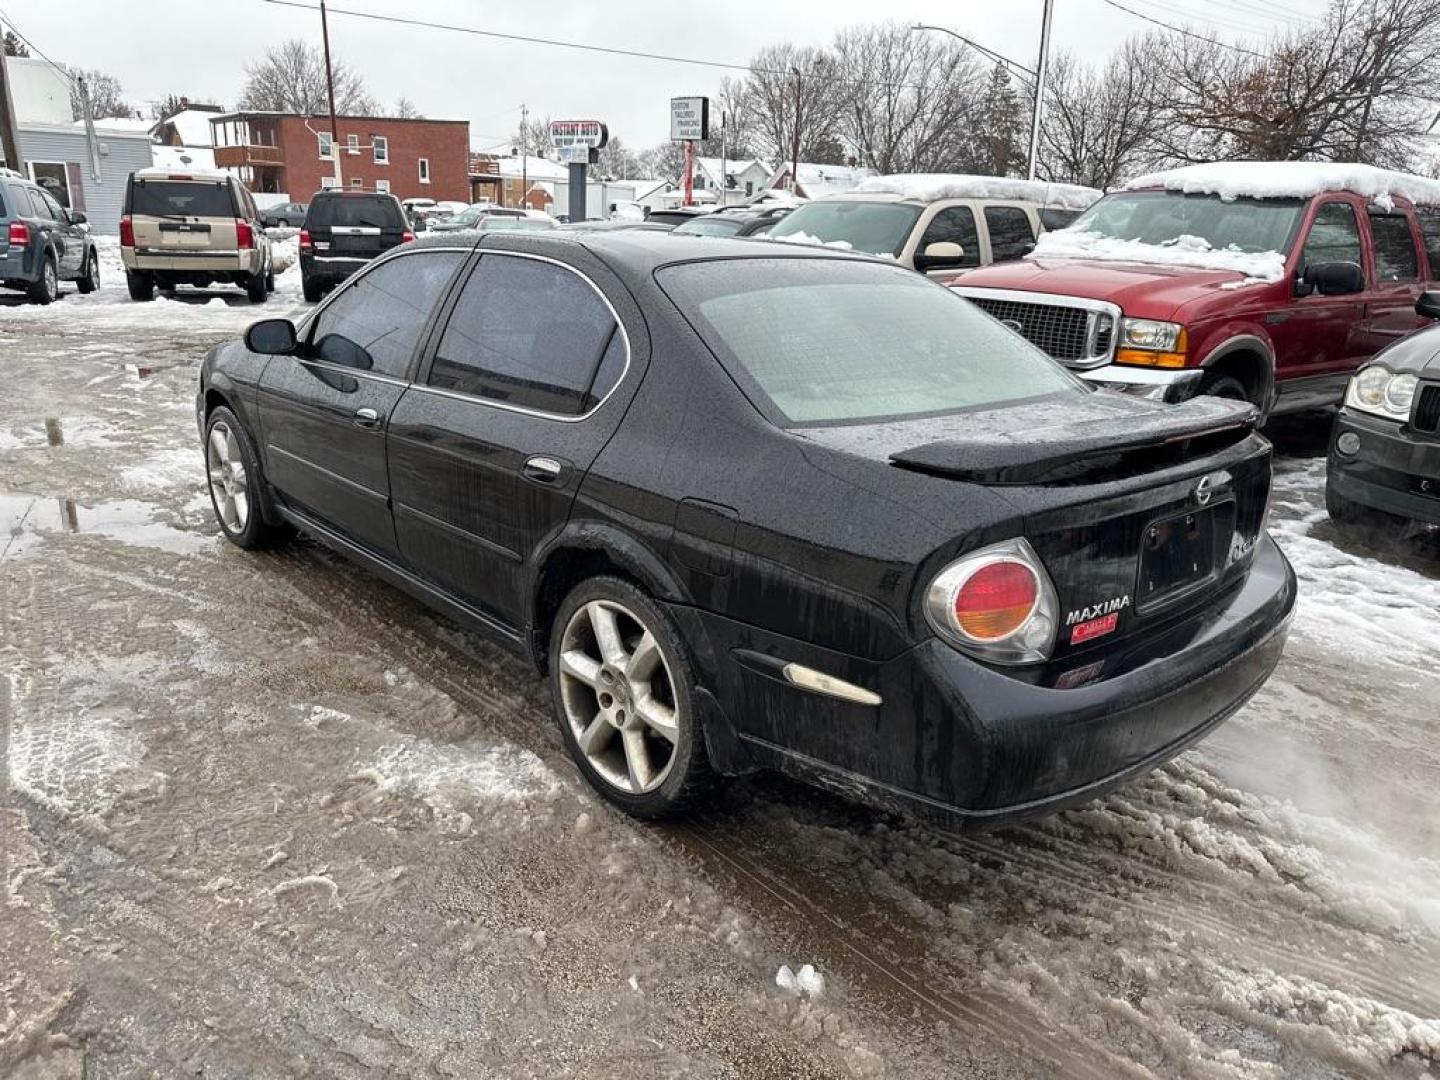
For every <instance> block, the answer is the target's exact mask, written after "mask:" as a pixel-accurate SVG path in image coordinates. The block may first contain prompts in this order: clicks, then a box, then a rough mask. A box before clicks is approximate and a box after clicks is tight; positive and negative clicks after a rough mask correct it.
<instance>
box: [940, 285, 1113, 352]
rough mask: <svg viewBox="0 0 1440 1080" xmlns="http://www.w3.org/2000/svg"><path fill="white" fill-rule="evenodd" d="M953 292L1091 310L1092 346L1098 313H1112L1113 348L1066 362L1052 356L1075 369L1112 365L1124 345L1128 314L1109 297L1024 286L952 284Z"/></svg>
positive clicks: (977, 297) (1087, 334)
mask: <svg viewBox="0 0 1440 1080" xmlns="http://www.w3.org/2000/svg"><path fill="white" fill-rule="evenodd" d="M950 291H951V292H955V293H959V294H960V295H961V296H963V297H965V298H966V299H975V300H987V299H989V300H1010V301H1014V302H1015V303H1019V304H1041V305H1048V306H1050V307H1068V308H1079V309H1080V310H1082V311H1088V312H1090V313H1091V315H1090V317H1089V319H1087V320H1086V326H1085V340H1086V343H1087V346H1088V347H1089V348H1090V349H1093V348H1094V344H1095V330H1096V326H1095V322H1096V318H1095V317H1096V316H1097V315H1109V316H1110V318H1111V319H1112V320H1114V324H1113V326H1112V327H1111V329H1110V348H1109V349H1108V350H1106V351H1105V352H1103V353H1096V352H1090V354H1089V355H1088V356H1085V357H1084V358H1083V359H1080V360H1074V361H1064V360H1060V359H1058V358H1054V357H1052V359H1054V360H1055V362H1056V363H1057V364H1064V365H1065V366H1066V367H1069V368H1075V369H1082V370H1083V369H1088V368H1095V367H1100V366H1101V365H1103V364H1108V363H1110V362H1111V361H1112V360H1114V358H1115V350H1116V348H1117V347H1118V346H1119V344H1120V321H1121V319H1122V318H1123V317H1124V316H1123V314H1122V313H1121V310H1120V305H1119V304H1112V303H1111V302H1110V301H1108V300H1092V299H1090V298H1089V297H1084V296H1061V295H1057V294H1055V293H1042V292H1028V291H1026V290H1024V289H987V288H984V287H981V286H975V285H971V286H969V287H966V286H965V285H951V286H950Z"/></svg>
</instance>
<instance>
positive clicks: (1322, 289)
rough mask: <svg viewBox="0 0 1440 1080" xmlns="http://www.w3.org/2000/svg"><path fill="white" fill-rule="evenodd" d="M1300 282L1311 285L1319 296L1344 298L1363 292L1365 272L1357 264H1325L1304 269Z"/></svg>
mask: <svg viewBox="0 0 1440 1080" xmlns="http://www.w3.org/2000/svg"><path fill="white" fill-rule="evenodd" d="M1300 280H1301V282H1303V283H1304V284H1306V285H1312V286H1314V288H1315V289H1316V291H1318V292H1319V293H1320V295H1321V296H1344V295H1346V294H1348V293H1358V292H1364V291H1365V271H1364V270H1361V269H1360V264H1359V263H1353V262H1327V263H1314V264H1313V265H1311V266H1307V267H1305V273H1304V274H1302V275H1301V278H1300Z"/></svg>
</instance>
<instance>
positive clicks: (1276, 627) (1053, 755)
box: [682, 535, 1296, 828]
mask: <svg viewBox="0 0 1440 1080" xmlns="http://www.w3.org/2000/svg"><path fill="white" fill-rule="evenodd" d="M1295 591H1296V589H1295V575H1294V572H1293V571H1292V570H1291V569H1290V565H1289V563H1288V562H1287V561H1286V559H1285V557H1284V555H1283V554H1282V553H1281V552H1280V549H1279V548H1278V547H1277V546H1276V545H1275V543H1274V541H1273V540H1271V539H1270V538H1269V536H1268V535H1264V536H1262V538H1261V540H1260V542H1259V543H1258V544H1257V545H1256V550H1255V556H1254V561H1253V563H1252V566H1251V569H1250V572H1249V574H1248V575H1247V576H1246V578H1245V580H1244V581H1243V582H1241V583H1240V584H1238V585H1237V586H1235V587H1232V588H1231V589H1230V590H1229V591H1228V592H1227V593H1226V594H1224V595H1222V596H1220V597H1217V598H1216V599H1214V600H1213V601H1212V602H1211V603H1210V604H1209V605H1207V606H1206V607H1204V608H1203V609H1201V610H1200V611H1196V612H1192V613H1191V614H1190V615H1188V616H1186V617H1185V618H1183V619H1181V620H1179V621H1178V622H1176V623H1174V624H1172V625H1169V626H1167V627H1165V628H1164V629H1162V630H1159V631H1157V632H1155V633H1153V634H1151V635H1150V636H1149V639H1148V640H1147V641H1145V642H1144V643H1142V645H1141V646H1140V648H1138V649H1137V648H1135V647H1134V646H1133V645H1132V646H1131V647H1129V648H1128V649H1127V650H1125V651H1123V652H1117V653H1116V654H1113V655H1111V654H1106V653H1105V652H1103V651H1101V652H1099V653H1098V654H1091V655H1090V656H1088V657H1086V656H1082V657H1077V658H1076V659H1075V660H1074V661H1073V664H1074V669H1075V674H1076V675H1077V676H1078V677H1077V678H1076V679H1075V680H1074V682H1073V685H1072V683H1071V682H1070V681H1069V680H1067V677H1066V676H1067V675H1068V674H1070V673H1062V674H1061V675H1060V677H1059V678H1053V677H1047V678H1046V679H1043V680H1040V681H1030V680H1028V679H1027V678H1025V677H1023V676H1020V675H1017V673H1015V672H1005V671H999V670H996V669H995V668H992V667H989V666H987V665H985V664H981V663H979V662H977V661H975V660H973V659H971V658H969V657H967V656H965V655H963V654H962V653H960V652H958V651H956V650H955V649H953V648H951V647H950V646H948V645H946V644H945V643H944V642H942V641H940V640H939V639H935V638H932V639H930V640H929V641H926V642H925V643H923V644H921V645H918V646H916V647H915V648H913V649H911V650H909V651H908V652H906V653H904V654H902V655H901V656H899V657H896V658H895V659H893V660H890V661H888V662H885V663H878V664H872V663H866V662H863V661H858V660H855V659H854V658H846V657H840V656H837V655H835V654H830V655H829V656H826V655H824V654H822V653H821V652H820V651H819V650H815V649H813V648H810V649H807V648H806V647H805V646H803V645H800V644H799V643H795V642H792V641H788V640H777V639H775V638H773V637H771V636H768V635H765V634H763V633H760V632H757V631H756V630H755V629H754V628H751V627H737V625H736V624H734V623H728V622H727V621H725V620H718V619H716V618H715V617H706V616H700V619H701V621H702V623H703V625H704V630H705V632H706V634H707V635H708V638H709V642H710V644H711V646H712V647H713V648H714V651H715V653H717V654H721V655H725V656H728V658H729V661H730V662H729V663H722V664H721V665H720V668H721V671H720V673H719V679H718V693H717V698H718V699H719V701H720V703H721V705H722V707H723V710H724V713H725V715H726V716H727V717H729V718H730V719H731V722H732V724H733V726H734V728H735V729H736V733H737V735H738V740H739V743H740V745H741V746H742V747H743V748H744V750H745V751H746V753H747V754H748V757H749V759H750V761H751V762H753V763H754V764H758V765H761V766H766V767H771V768H776V769H779V770H781V771H784V772H787V773H791V774H794V775H797V776H800V777H802V778H804V779H807V780H810V781H812V782H814V783H817V784H819V785H821V786H824V787H828V788H832V789H838V790H840V791H842V792H845V793H847V794H851V795H855V796H858V797H860V798H862V799H864V800H866V801H869V802H873V803H877V804H880V805H884V806H888V807H892V808H896V809H903V810H907V811H911V812H918V813H921V814H924V815H926V816H929V817H933V818H938V819H940V820H941V821H942V822H943V823H945V824H947V825H949V826H951V827H966V828H973V827H982V826H993V825H996V824H1002V823H1005V822H1009V821H1014V820H1017V819H1020V818H1025V817H1030V816H1034V815H1038V814H1046V813H1051V812H1054V811H1056V810H1061V809H1064V808H1066V807H1068V806H1072V805H1075V804H1077V803H1081V802H1085V801H1088V800H1090V799H1093V798H1095V797H1096V796H1098V795H1100V794H1103V793H1104V792H1105V791H1107V790H1108V789H1110V788H1112V787H1114V786H1116V785H1118V784H1121V783H1123V782H1124V781H1126V780H1128V779H1130V778H1132V777H1134V776H1136V775H1139V774H1141V773H1143V772H1145V771H1147V770H1149V769H1152V768H1154V767H1155V766H1157V765H1159V764H1161V763H1162V762H1164V761H1166V760H1168V759H1169V758H1171V757H1173V756H1174V755H1176V754H1178V753H1179V752H1180V751H1181V750H1183V749H1184V748H1185V747H1186V746H1188V745H1190V744H1191V743H1193V742H1195V741H1196V740H1197V739H1200V738H1202V737H1203V736H1204V735H1206V734H1207V733H1208V732H1209V731H1210V730H1212V729H1213V728H1214V727H1215V726H1217V725H1218V724H1219V723H1220V722H1221V721H1223V720H1224V719H1225V718H1226V717H1227V716H1229V715H1230V714H1231V713H1233V712H1234V711H1235V710H1236V709H1238V708H1239V707H1240V706H1241V705H1243V704H1244V703H1245V702H1246V701H1247V700H1248V699H1249V697H1250V695H1251V694H1253V693H1254V692H1255V691H1256V690H1257V689H1258V688H1259V687H1260V686H1261V684H1263V683H1264V681H1265V680H1266V678H1267V677H1268V676H1269V675H1270V673H1271V672H1272V671H1273V670H1274V668H1275V665H1276V664H1277V663H1278V662H1279V660H1280V655H1281V652H1282V649H1283V647H1284V643H1285V638H1286V634H1287V632H1288V627H1289V620H1290V614H1291V611H1292V609H1293V607H1294V603H1295ZM683 621H685V620H684V619H683V618H682V622H683ZM722 650H723V652H722ZM1097 655H1098V659H1097V658H1096V657H1097ZM785 662H793V663H800V664H805V665H806V666H809V667H813V668H815V669H817V670H820V671H822V672H825V673H826V674H830V675H832V676H834V677H836V678H839V679H843V680H845V681H846V682H849V683H851V684H853V685H856V686H859V687H863V688H864V689H867V690H870V691H872V692H873V693H875V694H878V695H879V697H880V699H881V700H880V704H878V705H871V704H864V703H858V702H850V701H842V700H839V699H837V698H834V697H829V696H824V695H821V694H818V693H815V692H812V691H807V690H802V689H801V688H799V687H798V686H795V685H792V684H791V683H789V682H787V681H786V679H785V678H784V677H783V675H782V668H783V664H784V663H785ZM1106 664H1111V665H1113V667H1114V669H1115V673H1114V674H1108V673H1107V672H1106V670H1105V666H1106ZM1087 680H1088V681H1087ZM1061 687H1072V688H1061Z"/></svg>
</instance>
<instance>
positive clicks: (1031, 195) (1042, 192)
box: [855, 173, 1102, 210]
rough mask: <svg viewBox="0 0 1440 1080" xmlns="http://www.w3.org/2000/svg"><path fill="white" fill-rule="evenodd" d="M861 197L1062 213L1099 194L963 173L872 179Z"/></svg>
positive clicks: (1072, 186) (862, 186) (859, 190)
mask: <svg viewBox="0 0 1440 1080" xmlns="http://www.w3.org/2000/svg"><path fill="white" fill-rule="evenodd" d="M855 191H856V193H857V194H861V195H900V196H902V197H903V198H906V199H916V200H918V201H920V202H934V201H935V200H937V199H1020V200H1024V201H1026V202H1034V203H1039V204H1040V205H1042V206H1051V207H1056V208H1058V209H1062V210H1084V209H1085V208H1086V207H1088V206H1089V205H1090V204H1091V203H1093V202H1094V201H1095V200H1096V199H1098V198H1100V196H1101V194H1102V192H1099V191H1096V190H1095V189H1094V188H1089V187H1081V186H1080V185H1079V184H1049V183H1046V182H1045V181H1043V180H1016V179H1013V178H1011V177H1008V176H967V175H965V174H963V173H899V174H897V175H895V176H873V177H871V178H870V179H869V180H864V181H862V182H861V183H860V186H859V187H857V188H856V189H855Z"/></svg>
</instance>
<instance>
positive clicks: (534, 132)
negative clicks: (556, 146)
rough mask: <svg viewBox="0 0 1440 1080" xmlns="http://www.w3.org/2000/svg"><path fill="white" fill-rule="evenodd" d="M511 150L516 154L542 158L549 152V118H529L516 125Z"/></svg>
mask: <svg viewBox="0 0 1440 1080" xmlns="http://www.w3.org/2000/svg"><path fill="white" fill-rule="evenodd" d="M512 148H513V150H514V152H515V153H517V154H529V155H530V156H531V157H544V156H545V155H546V154H547V153H548V152H549V150H550V117H548V116H547V117H545V118H544V119H541V118H540V117H538V116H530V117H529V118H527V119H525V120H522V121H521V122H520V123H519V124H517V125H516V127H515V141H514V143H513V146H512Z"/></svg>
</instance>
